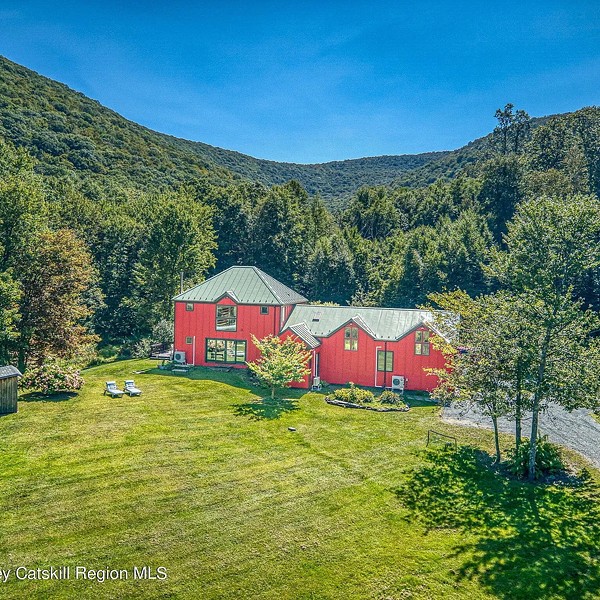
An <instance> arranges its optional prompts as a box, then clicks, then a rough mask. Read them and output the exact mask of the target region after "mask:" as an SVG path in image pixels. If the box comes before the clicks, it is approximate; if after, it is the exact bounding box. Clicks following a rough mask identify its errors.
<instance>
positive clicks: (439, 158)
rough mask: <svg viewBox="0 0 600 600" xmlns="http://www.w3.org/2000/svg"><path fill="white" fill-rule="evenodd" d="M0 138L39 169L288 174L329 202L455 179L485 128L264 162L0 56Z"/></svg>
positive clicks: (136, 178) (183, 175)
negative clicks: (335, 155)
mask: <svg viewBox="0 0 600 600" xmlns="http://www.w3.org/2000/svg"><path fill="white" fill-rule="evenodd" d="M548 118H549V117H541V118H536V119H534V120H533V125H534V126H535V125H538V124H541V123H543V122H545V121H546V120H547V119H548ZM0 138H4V139H6V140H8V141H10V142H11V143H13V144H14V145H16V146H21V147H25V148H26V149H27V150H28V151H29V152H30V153H31V154H33V155H34V156H35V157H36V158H37V159H38V160H39V161H40V163H41V166H40V169H41V170H42V172H44V173H47V174H52V175H57V174H61V173H63V172H65V171H75V172H76V173H77V174H78V175H79V176H89V177H91V178H97V177H101V176H104V175H111V176H114V178H115V179H116V180H118V181H123V182H124V183H131V184H134V185H136V186H141V187H142V188H148V187H153V188H162V187H172V186H173V185H180V184H184V183H186V182H188V181H189V180H190V179H194V178H198V177H200V178H207V179H208V180H209V181H210V182H211V183H216V184H219V185H226V184H227V183H230V182H232V181H234V180H240V179H247V180H250V181H254V182H259V183H262V184H264V185H267V186H270V185H274V184H282V183H285V182H287V181H289V180H291V179H295V180H297V181H298V182H299V183H300V184H301V185H302V186H303V187H304V188H305V189H306V190H307V192H308V193H309V194H319V195H320V196H322V197H323V199H324V200H325V201H326V202H327V204H329V205H330V206H332V207H336V206H343V205H344V204H345V203H346V202H347V200H348V199H349V198H350V197H351V196H352V194H354V193H355V192H356V190H357V189H359V188H360V187H362V186H365V185H367V186H377V185H385V186H391V187H398V186H408V187H421V186H423V185H427V184H429V183H432V182H433V181H434V180H436V179H439V178H451V177H454V176H455V175H456V174H457V172H458V171H459V170H461V169H463V168H464V167H465V166H466V165H469V164H471V163H473V162H476V161H477V160H478V159H479V158H480V157H481V153H482V152H484V151H485V148H486V146H487V145H488V142H489V138H490V134H488V135H487V136H484V137H482V138H478V139H476V140H473V141H472V142H469V143H468V144H466V145H465V146H462V147H461V148H457V149H455V150H444V151H437V152H425V153H420V154H400V155H382V156H377V157H363V158H353V159H346V160H338V161H329V162H326V163H311V164H303V163H287V162H279V161H272V160H268V159H260V158H255V157H252V156H250V155H247V154H243V153H241V152H238V151H236V150H229V149H225V148H219V147H217V146H212V145H210V144H206V143H205V142H200V141H191V140H186V139H184V138H179V137H176V136H172V135H170V134H166V133H160V132H157V131H154V130H152V129H150V128H148V127H145V126H144V125H140V124H139V123H136V122H135V121H131V120H129V119H127V118H125V117H123V116H122V115H120V114H119V113H117V112H116V111H114V110H112V109H110V108H108V107H105V106H104V105H102V104H101V103H100V102H98V101H97V100H94V99H91V98H89V97H87V96H85V95H84V94H83V93H81V92H78V91H77V90H73V89H72V88H70V87H68V86H67V85H65V84H63V83H61V82H58V81H55V80H53V79H50V78H47V77H45V76H43V75H40V74H38V73H36V72H35V71H32V70H31V69H28V68H27V67H24V66H22V65H19V64H17V63H14V62H12V61H10V60H9V59H7V58H5V57H3V56H0Z"/></svg>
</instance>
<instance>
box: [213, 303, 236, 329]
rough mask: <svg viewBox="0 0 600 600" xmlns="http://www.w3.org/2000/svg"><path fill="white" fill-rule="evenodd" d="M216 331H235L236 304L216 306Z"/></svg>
mask: <svg viewBox="0 0 600 600" xmlns="http://www.w3.org/2000/svg"><path fill="white" fill-rule="evenodd" d="M215 328H216V330H217V331H235V330H236V329H237V306H217V322H216V326H215Z"/></svg>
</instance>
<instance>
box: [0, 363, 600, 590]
mask: <svg viewBox="0 0 600 600" xmlns="http://www.w3.org/2000/svg"><path fill="white" fill-rule="evenodd" d="M152 366H153V364H152V363H150V362H149V361H124V362H117V363H113V364H110V365H104V366H101V367H96V368H93V369H89V370H87V371H86V372H85V373H84V375H85V379H86V386H85V388H84V390H82V392H81V393H80V394H78V395H76V396H73V397H63V398H60V399H58V400H57V401H39V400H38V399H36V398H35V397H31V396H29V397H25V398H23V399H22V401H21V402H20V406H19V413H17V414H15V415H9V416H5V417H1V418H0V503H1V510H0V568H3V569H7V568H11V569H14V568H16V567H17V566H27V567H29V568H37V567H44V568H45V567H49V566H51V565H54V566H62V565H70V566H71V567H72V577H73V571H74V568H75V566H77V565H81V566H85V567H88V568H91V569H105V568H110V569H128V570H130V571H131V570H132V569H133V567H134V566H138V567H141V566H144V565H148V566H150V567H152V568H154V569H155V568H156V567H159V566H163V567H166V568H167V570H168V579H166V580H164V581H156V580H151V581H146V580H133V579H132V578H131V577H130V578H129V579H128V580H121V581H108V582H104V583H99V582H97V581H86V580H74V579H73V578H72V579H71V580H69V581H16V580H15V578H14V576H13V577H12V578H10V579H9V581H8V583H4V584H0V596H2V597H7V598H34V597H40V598H202V599H204V598H232V599H238V598H277V599H287V598H290V599H296V598H298V599H304V598H305V599H309V598H311V599H320V598H332V599H353V598H357V599H360V598H380V599H395V598H419V599H420V598H444V599H453V598H457V599H458V598H465V599H478V598H496V597H499V596H500V597H504V598H512V597H517V596H511V595H510V592H511V590H510V584H511V577H512V578H514V577H518V575H519V573H518V572H513V573H512V575H511V574H510V573H508V574H507V573H505V572H504V571H503V570H502V568H500V569H496V571H494V572H493V573H495V576H494V577H492V578H491V579H490V577H489V575H490V572H489V571H490V570H493V568H494V566H493V565H492V564H491V563H490V564H487V563H483V562H482V563H481V565H482V567H483V568H484V569H485V570H486V571H487V575H488V577H487V578H486V577H482V576H481V573H478V572H477V568H476V567H473V565H477V564H478V563H477V561H478V556H479V555H480V551H481V548H480V545H481V543H482V540H484V541H485V535H486V531H485V523H483V524H479V526H468V527H467V526H464V523H461V522H460V519H456V510H457V508H456V506H454V508H453V511H452V515H454V517H453V520H452V522H449V523H444V522H443V519H442V522H440V511H441V513H442V514H443V513H444V510H443V505H442V509H440V495H441V499H442V502H443V496H444V494H448V498H449V501H453V500H456V497H455V498H454V499H453V498H452V495H451V493H450V492H449V491H448V490H449V486H450V488H452V486H454V488H456V487H457V486H456V483H457V481H459V480H460V486H459V487H460V490H461V494H462V495H460V496H458V500H459V501H460V502H461V503H462V505H463V506H464V510H465V511H472V510H479V509H480V508H481V502H487V504H490V502H491V500H490V498H491V496H490V494H488V495H487V496H486V494H485V493H483V494H482V492H481V490H487V491H488V492H489V490H492V491H493V490H494V489H495V488H494V487H493V486H494V485H496V486H497V485H498V480H497V477H498V476H497V475H496V474H494V473H493V472H491V471H490V470H489V469H486V468H485V467H484V466H481V467H479V466H477V465H475V466H473V464H472V463H469V465H470V466H469V469H466V470H465V469H463V470H461V469H460V468H459V469H455V470H454V471H452V473H451V474H450V475H451V477H452V478H454V479H453V480H452V484H451V485H450V484H449V482H448V477H449V475H448V471H447V469H446V466H447V465H445V464H443V461H444V460H445V459H443V460H442V464H441V465H440V466H441V469H442V471H443V472H444V473H445V474H444V475H443V476H442V477H441V480H440V481H441V485H440V487H439V490H438V489H436V488H437V486H436V483H435V477H437V475H435V476H432V472H431V469H430V467H428V466H427V465H428V464H429V463H428V459H427V456H426V451H425V443H426V438H427V431H428V430H429V429H435V430H437V431H441V432H445V433H448V434H451V435H455V436H457V437H458V439H459V443H460V444H463V445H467V446H471V447H475V448H483V449H484V450H489V449H490V448H491V442H492V440H491V435H490V433H489V432H487V431H483V430H477V429H470V428H463V427H452V426H450V425H446V424H443V423H441V421H440V420H439V416H438V412H439V409H438V408H437V407H435V406H433V405H431V404H429V403H428V402H424V401H422V400H420V399H419V398H417V397H413V399H412V404H413V407H412V409H411V411H410V412H408V413H375V412H371V411H362V410H349V409H341V408H338V407H335V406H330V405H328V404H326V403H325V402H324V400H323V396H322V395H321V394H315V393H303V392H300V391H289V392H287V393H286V396H287V398H288V399H287V400H286V401H283V402H270V401H262V400H261V397H262V395H264V394H265V391H264V390H260V389H252V388H251V387H250V386H248V385H247V384H246V383H245V381H244V380H243V379H242V378H241V377H240V376H239V375H238V374H236V373H227V372H224V371H211V370H206V369H197V370H196V371H194V372H193V373H190V374H189V375H176V374H171V373H167V372H159V371H156V370H153V371H149V369H151V368H152ZM135 371H146V372H144V373H141V374H134V372H135ZM131 377H135V379H136V383H137V384H138V385H139V387H140V388H141V389H142V390H143V392H144V393H143V395H142V396H141V397H138V398H129V397H127V396H125V397H123V398H118V399H117V398H115V399H110V398H108V397H105V396H103V395H102V389H103V385H104V381H106V380H109V379H115V380H117V381H118V382H119V383H121V382H122V381H123V380H124V379H125V378H131ZM288 427H294V428H296V431H295V432H292V431H289V430H288ZM459 455H460V453H459ZM438 460H439V457H438ZM448 460H451V459H450V458H449V459H448ZM423 469H425V471H422V470H423ZM427 469H429V470H427ZM419 473H425V475H424V476H423V475H419ZM427 478H429V479H427ZM461 478H462V479H461ZM411 479H414V481H415V482H416V483H415V489H417V488H418V489H419V495H418V497H417V496H415V497H412V498H409V497H408V496H407V495H406V486H407V485H408V486H409V487H411ZM463 479H464V480H465V481H467V479H468V481H471V480H472V482H476V483H477V486H474V487H473V486H472V487H473V494H474V495H475V496H476V497H478V498H479V499H480V500H479V502H480V503H479V505H478V504H477V503H475V504H471V505H469V503H468V502H466V501H465V498H470V497H471V496H470V491H469V490H470V487H469V486H470V485H471V484H469V483H468V481H467V484H465V481H463ZM442 480H443V481H442ZM424 481H427V482H428V484H427V486H425V488H424V487H423V482H424ZM429 483H431V485H429ZM488 484H489V485H488ZM510 485H512V484H510ZM514 485H517V486H519V488H518V489H519V490H523V489H526V484H514ZM465 486H466V487H465ZM523 486H525V487H523ZM477 487H478V488H479V491H477V489H476V488H477ZM399 489H400V490H402V489H404V492H402V493H400V492H399V491H398V490H399ZM423 489H425V490H426V492H425V494H426V495H427V494H429V497H425V496H424V492H423ZM465 489H466V490H467V491H466V492H465ZM506 489H507V488H506V486H504V487H502V493H504V494H505V495H506V497H507V502H508V503H510V502H511V500H510V494H507V492H506ZM569 493H570V492H569ZM478 494H479V496H478ZM409 496H410V494H409ZM415 498H417V504H418V506H417V507H416V506H415V505H414V504H415ZM482 498H483V500H481V499H482ZM486 498H488V499H487V500H486ZM551 501H552V503H551V504H548V506H546V508H545V510H546V518H547V517H548V514H547V513H548V510H550V511H551V510H562V511H563V512H562V513H561V515H562V517H563V520H566V521H569V519H571V515H565V513H564V511H565V510H579V508H573V507H571V508H569V507H567V508H565V506H567V505H566V504H565V502H564V501H563V500H561V499H560V498H558V499H557V498H554V497H552V499H551ZM548 502H550V500H548ZM428 504H431V507H432V510H434V511H435V515H436V521H435V522H434V523H432V524H428V523H427V513H428V509H427V506H428ZM560 507H562V508H560ZM492 508H493V507H492ZM529 508H530V507H529ZM529 508H528V510H529ZM513 509H514V506H513ZM458 510H459V512H460V507H459V509H458ZM490 510H491V508H490ZM494 510H498V508H497V507H496V508H495V509H494ZM582 510H583V509H582ZM586 510H587V509H586ZM507 514H509V513H507ZM510 514H512V513H510ZM518 516H519V515H518V514H517V517H518ZM550 516H551V515H550ZM567 517H568V518H567ZM575 517H576V515H575ZM502 523H503V522H502ZM502 523H501V525H500V527H504V525H502ZM471 525H472V524H471ZM524 526H527V527H528V528H531V527H532V522H531V521H527V522H526V523H525V525H524ZM494 535H498V533H497V532H496V533H494ZM557 535H558V534H557ZM515 539H516V541H515ZM511 543H512V544H513V545H514V544H517V546H518V536H516V538H514V536H513V538H511ZM528 544H529V545H528ZM548 544H549V551H552V548H551V546H552V544H554V541H552V539H551V540H550V541H548ZM543 547H544V546H543V545H542V548H543ZM570 548H571V546H568V547H567V548H566V550H565V549H564V548H563V550H564V552H563V554H562V555H561V560H562V562H561V563H560V565H559V566H561V568H562V567H564V568H566V569H567V570H568V568H570V567H571V565H572V564H573V565H575V566H576V567H577V568H578V569H579V576H580V577H581V576H582V575H581V573H582V570H583V568H584V567H582V564H584V563H582V562H581V561H580V560H578V561H572V560H571V558H572V557H571V555H570V554H569V552H570ZM594 549H595V546H593V544H592V546H589V547H586V548H584V549H583V550H581V549H579V548H577V549H575V550H573V552H572V554H573V555H574V556H575V554H576V556H577V558H578V559H579V558H581V555H582V553H583V554H585V553H586V552H587V553H590V552H592V553H593V551H594ZM529 551H531V552H532V556H531V561H534V562H535V560H536V558H537V557H536V556H535V553H539V551H540V546H539V545H536V546H532V545H531V540H528V539H524V540H523V547H515V548H514V552H515V553H518V552H521V553H522V554H523V556H524V557H527V556H528V554H527V552H529ZM519 556H520V555H519ZM586 556H587V554H586ZM584 558H585V556H584ZM565 561H566V562H565ZM524 562H527V561H526V560H525V559H524ZM563 563H564V564H563ZM486 564H487V566H486ZM585 564H587V563H585ZM465 565H470V568H471V570H470V571H469V572H468V573H466V572H465ZM496 566H497V565H496ZM518 566H519V565H516V566H515V565H513V571H514V569H517V568H518ZM584 566H585V565H584ZM545 569H547V570H548V572H550V570H553V571H554V572H556V571H557V566H556V564H555V563H552V561H550V562H549V563H545V564H543V565H541V566H540V568H539V569H538V570H537V571H536V572H535V573H534V574H533V575H532V574H531V573H528V576H531V577H538V578H539V583H540V586H541V587H540V588H539V589H540V595H536V594H535V593H533V594H532V592H531V587H528V588H527V589H526V590H525V591H524V592H523V593H525V592H526V594H527V597H533V598H538V597H539V598H544V597H571V596H569V595H568V593H570V592H569V589H570V588H560V589H559V588H557V589H558V592H557V593H559V595H555V596H549V595H546V596H544V595H543V593H544V592H543V585H542V584H543V580H544V577H545V576H546V573H545ZM585 576H586V577H587V578H588V583H589V584H590V585H589V586H588V587H589V589H590V590H593V591H598V590H596V588H595V587H594V585H595V583H596V580H597V579H598V574H597V573H592V572H590V573H587V574H585ZM502 577H505V579H506V594H502V593H501V591H502V589H503V588H502V583H503V580H502ZM594 578H595V579H594ZM534 583H535V581H534ZM533 589H534V592H535V589H537V588H535V587H534V588H533ZM586 589H587V588H586ZM565 590H566V591H565ZM554 591H556V590H554ZM560 594H563V595H562V596H560ZM518 597H521V596H518ZM523 597H525V596H523ZM573 597H575V596H573ZM579 597H586V596H585V594H580V596H579ZM590 597H591V596H590Z"/></svg>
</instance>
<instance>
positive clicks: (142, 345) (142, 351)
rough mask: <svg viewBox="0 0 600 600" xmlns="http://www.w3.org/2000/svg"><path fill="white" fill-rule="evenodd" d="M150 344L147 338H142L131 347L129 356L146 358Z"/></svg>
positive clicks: (148, 354)
mask: <svg viewBox="0 0 600 600" xmlns="http://www.w3.org/2000/svg"><path fill="white" fill-rule="evenodd" d="M151 345H152V344H151V342H150V340H149V339H148V338H142V339H141V340H139V341H138V342H136V343H135V344H134V345H133V347H132V348H131V356H132V357H133V358H148V357H149V356H150V351H151Z"/></svg>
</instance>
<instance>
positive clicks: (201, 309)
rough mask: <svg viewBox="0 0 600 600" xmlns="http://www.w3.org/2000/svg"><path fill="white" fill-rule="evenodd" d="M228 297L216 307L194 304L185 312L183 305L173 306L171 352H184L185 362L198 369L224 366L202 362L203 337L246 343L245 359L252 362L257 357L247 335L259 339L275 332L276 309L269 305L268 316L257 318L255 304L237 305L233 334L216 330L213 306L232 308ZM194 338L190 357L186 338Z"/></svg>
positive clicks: (239, 366) (258, 312)
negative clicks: (172, 347)
mask: <svg viewBox="0 0 600 600" xmlns="http://www.w3.org/2000/svg"><path fill="white" fill-rule="evenodd" d="M234 304H235V302H233V300H231V298H223V300H220V301H219V302H218V303H217V304H208V303H200V302H198V303H195V304H194V310H193V311H186V310H185V305H186V303H185V302H176V303H175V323H176V328H175V350H181V351H183V352H185V358H186V361H187V362H188V363H190V364H191V363H192V362H193V363H194V364H196V365H202V366H215V365H220V364H224V363H215V362H208V363H207V362H206V356H205V347H206V338H218V339H224V340H246V342H247V346H246V360H247V361H254V360H256V359H257V358H258V357H259V352H258V350H257V348H256V346H255V345H254V344H253V343H252V338H251V334H252V335H254V336H255V337H257V338H258V339H259V340H260V339H262V338H264V337H266V336H267V335H269V334H272V335H277V334H278V333H279V322H278V320H279V317H280V313H279V311H280V308H279V307H278V306H269V314H268V315H261V314H260V306H258V305H247V304H238V305H237V327H236V331H217V329H216V315H217V308H216V307H217V306H223V305H227V306H232V305H234ZM193 336H196V356H195V357H193V356H192V348H193V344H186V343H185V339H186V337H193ZM226 364H227V366H228V367H236V368H244V367H245V366H246V365H244V364H230V363H226Z"/></svg>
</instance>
